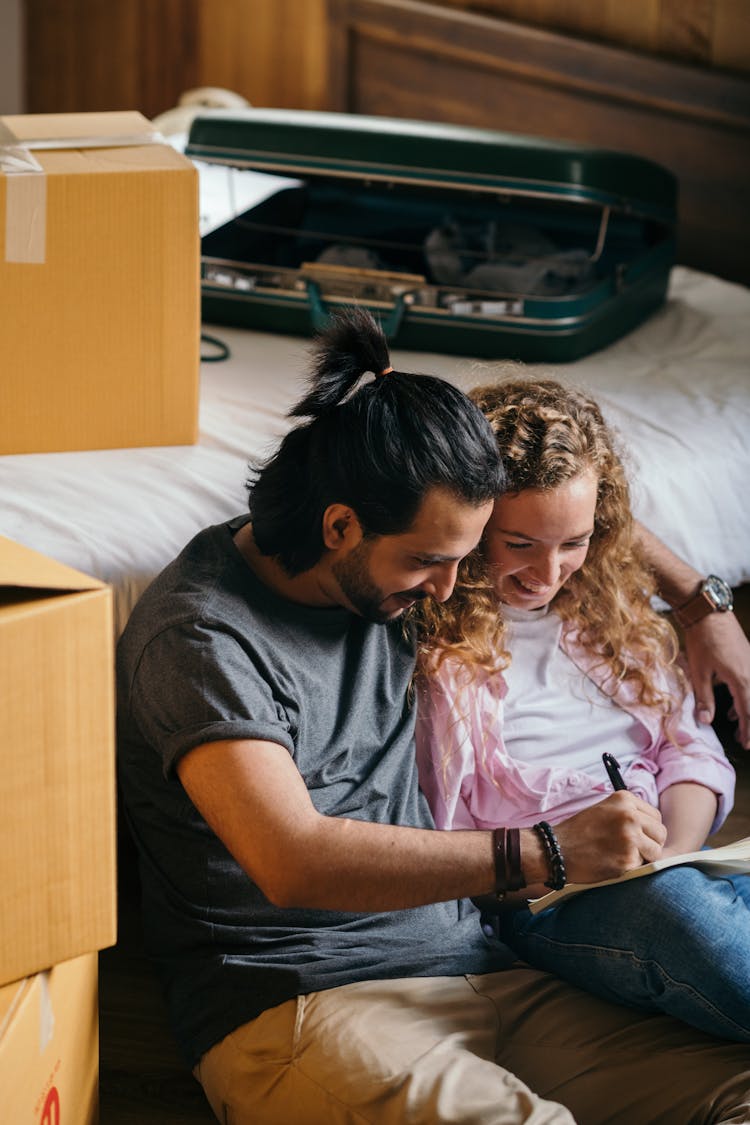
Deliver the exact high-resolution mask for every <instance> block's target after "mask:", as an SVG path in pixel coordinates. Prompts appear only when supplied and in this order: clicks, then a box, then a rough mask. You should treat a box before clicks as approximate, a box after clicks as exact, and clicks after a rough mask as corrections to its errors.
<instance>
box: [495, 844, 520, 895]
mask: <svg viewBox="0 0 750 1125" xmlns="http://www.w3.org/2000/svg"><path fill="white" fill-rule="evenodd" d="M492 854H493V856H494V859H495V895H496V896H497V898H498V899H501V900H502V899H503V898H504V897H505V895H506V893H507V892H508V891H519V890H520V889H521V888H522V887H525V886H526V880H525V879H524V877H523V871H522V870H521V832H520V829H518V828H493V830H492Z"/></svg>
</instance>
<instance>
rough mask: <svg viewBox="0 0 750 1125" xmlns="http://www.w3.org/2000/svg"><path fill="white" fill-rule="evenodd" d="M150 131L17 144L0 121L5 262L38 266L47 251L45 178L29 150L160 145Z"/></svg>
mask: <svg viewBox="0 0 750 1125" xmlns="http://www.w3.org/2000/svg"><path fill="white" fill-rule="evenodd" d="M164 143H165V142H164V137H163V136H162V135H161V133H160V132H159V131H158V130H156V129H154V130H152V131H150V132H148V133H123V134H122V135H121V136H107V135H102V136H95V137H39V138H37V139H36V140H29V141H20V140H19V139H18V137H17V136H16V135H15V133H13V131H12V130H11V129H9V128H8V126H7V125H6V124H5V122H4V121H3V120H2V119H0V172H3V173H5V175H6V205H5V261H6V262H26V263H30V264H33V265H42V264H43V263H44V260H45V255H46V252H47V177H46V176H45V174H44V169H43V168H42V166H41V164H40V163H39V161H38V160H37V159H36V158H35V157H34V156H33V155H32V150H38V151H41V150H49V151H51V150H53V149H71V148H126V147H133V146H136V145H148V144H164Z"/></svg>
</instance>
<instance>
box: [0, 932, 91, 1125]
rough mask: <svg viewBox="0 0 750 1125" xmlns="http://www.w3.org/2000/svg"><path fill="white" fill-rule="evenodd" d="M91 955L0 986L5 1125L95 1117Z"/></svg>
mask: <svg viewBox="0 0 750 1125" xmlns="http://www.w3.org/2000/svg"><path fill="white" fill-rule="evenodd" d="M97 983H98V974H97V955H96V954H95V953H88V954H86V955H85V956H83V957H77V958H76V959H75V960H74V961H65V962H63V963H62V964H61V965H55V967H54V968H53V969H50V970H49V971H48V972H44V973H38V974H37V975H36V976H33V977H28V978H27V979H26V980H22V981H18V982H16V983H15V984H10V985H6V986H5V988H2V989H0V1105H2V1120H3V1122H7V1123H8V1125H11V1123H12V1125H95V1122H96V1121H97V1120H98V1101H99V1098H98V1088H99V1016H98V998H97V992H98V989H97Z"/></svg>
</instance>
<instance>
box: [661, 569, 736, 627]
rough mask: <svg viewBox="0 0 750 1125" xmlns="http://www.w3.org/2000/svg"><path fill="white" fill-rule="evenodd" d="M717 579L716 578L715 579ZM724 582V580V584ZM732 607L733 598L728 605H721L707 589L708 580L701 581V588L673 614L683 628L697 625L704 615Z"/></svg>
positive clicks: (725, 610)
mask: <svg viewBox="0 0 750 1125" xmlns="http://www.w3.org/2000/svg"><path fill="white" fill-rule="evenodd" d="M715 581H716V579H715ZM723 585H724V583H723V582H722V586H723ZM731 608H732V604H731V599H730V601H729V603H728V604H726V605H719V604H717V603H716V601H715V600H714V598H712V597H711V595H710V594H709V593H708V591H707V590H706V581H705V580H704V581H703V582H701V584H700V587H699V589H698V590H697V591H696V593H695V594H693V596H692V597H690V598H688V600H687V601H686V602H683V604H682V605H681V606H677V608H676V609H673V610H672V616H673V617H674V619H675V621H676V622H677V624H678V625H680V626H682V628H683V629H689V628H690V626H691V625H697V623H698V622H699V621H702V620H703V618H704V617H708V615H709V614H711V613H725V612H727V610H730V609H731Z"/></svg>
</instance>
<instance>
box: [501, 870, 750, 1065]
mask: <svg viewBox="0 0 750 1125" xmlns="http://www.w3.org/2000/svg"><path fill="white" fill-rule="evenodd" d="M499 925H500V937H501V938H502V939H503V941H505V942H507V944H508V945H510V946H511V948H512V949H513V950H514V951H515V952H516V953H517V954H518V956H519V957H521V958H522V959H523V960H524V961H526V962H527V963H528V964H530V965H533V966H535V967H536V968H539V969H545V970H546V971H547V972H550V973H554V974H555V975H557V976H559V977H562V978H563V979H565V980H567V981H569V982H570V983H571V984H575V985H578V986H579V987H580V988H583V989H586V990H587V991H588V992H593V993H595V994H596V995H597V996H602V997H604V998H605V999H608V1000H613V1001H615V1002H616V1003H619V1004H626V1005H628V1006H629V1007H634V1008H643V1009H645V1010H647V1011H658V1012H666V1013H669V1014H670V1015H672V1016H676V1017H677V1018H678V1019H680V1020H683V1021H684V1022H685V1023H688V1024H692V1026H693V1027H697V1028H700V1029H701V1030H703V1031H707V1032H709V1033H710V1034H711V1035H718V1036H720V1037H721V1038H723V1039H732V1040H735V1041H737V1042H742V1043H748V1042H750V875H734V876H731V877H718V878H717V877H716V876H712V875H708V874H707V873H706V872H703V871H700V870H699V869H698V868H696V867H689V866H684V867H670V868H668V869H667V870H666V871H659V872H657V873H656V874H655V875H651V876H647V877H646V878H643V879H633V880H632V881H630V882H626V883H619V884H617V885H615V886H610V887H600V888H597V889H595V890H590V891H586V892H585V893H584V894H580V895H576V896H575V897H574V898H571V899H568V900H567V901H565V902H563V903H561V904H560V905H559V906H557V907H550V909H549V910H545V911H543V912H542V913H541V914H537V915H532V914H531V913H530V912H529V910H528V909H526V908H524V909H522V910H518V911H516V912H515V913H510V912H508V913H505V914H504V915H501V917H500V922H499Z"/></svg>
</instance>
